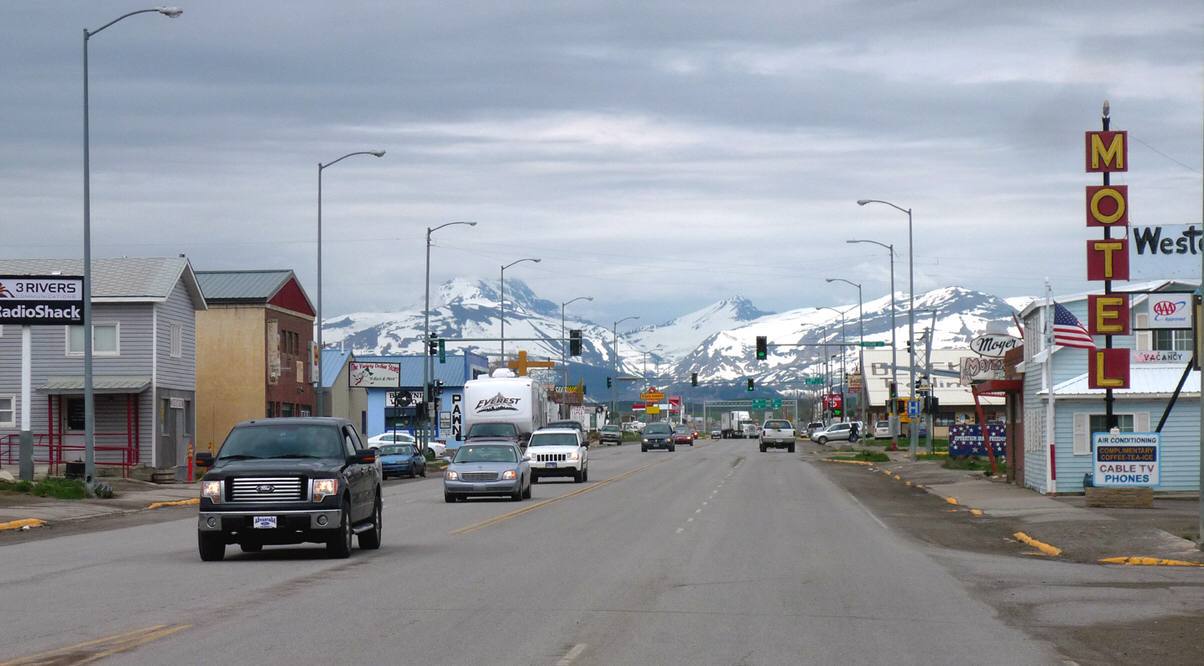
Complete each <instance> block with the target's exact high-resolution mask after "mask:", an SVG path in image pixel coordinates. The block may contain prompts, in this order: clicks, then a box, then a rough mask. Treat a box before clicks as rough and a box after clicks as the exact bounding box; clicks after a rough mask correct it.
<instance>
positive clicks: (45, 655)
mask: <svg viewBox="0 0 1204 666" xmlns="http://www.w3.org/2000/svg"><path fill="white" fill-rule="evenodd" d="M191 626H192V625H190V624H176V625H166V624H156V625H154V626H151V627H144V628H142V629H134V630H133V631H127V632H123V633H120V634H114V635H112V636H106V637H104V638H97V639H93V640H90V641H84V642H83V643H76V644H75V645H69V646H67V647H62V648H57V649H54V650H49V651H47V652H41V653H38V654H34V655H30V656H28V657H19V658H17V659H13V660H11V661H5V662H0V666H34V665H37V664H67V663H70V664H88V663H91V662H94V661H97V660H100V659H103V658H105V657H110V656H112V655H114V654H118V653H121V652H128V651H129V650H132V649H134V648H136V647H138V646H140V645H145V644H147V643H150V642H152V641H156V640H158V639H160V638H164V637H166V636H170V635H171V634H174V633H176V632H177V631H181V630H183V629H187V628H189V627H191Z"/></svg>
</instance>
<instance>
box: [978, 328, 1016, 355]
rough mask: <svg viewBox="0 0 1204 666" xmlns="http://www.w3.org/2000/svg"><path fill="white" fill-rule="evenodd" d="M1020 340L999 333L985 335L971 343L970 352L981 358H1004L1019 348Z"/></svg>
mask: <svg viewBox="0 0 1204 666" xmlns="http://www.w3.org/2000/svg"><path fill="white" fill-rule="evenodd" d="M1021 342H1022V341H1021V340H1020V338H1017V337H1016V336H1013V335H1002V334H999V333H984V334H982V335H980V336H978V337H977V338H974V339H973V340H971V341H970V351H972V352H974V353H975V354H978V355H979V356H987V357H990V358H1003V355H1004V354H1006V353H1008V352H1009V351H1011V350H1013V349H1015V348H1016V347H1019V346H1020V344H1021Z"/></svg>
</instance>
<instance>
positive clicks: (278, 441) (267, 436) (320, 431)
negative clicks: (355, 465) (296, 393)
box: [217, 425, 344, 460]
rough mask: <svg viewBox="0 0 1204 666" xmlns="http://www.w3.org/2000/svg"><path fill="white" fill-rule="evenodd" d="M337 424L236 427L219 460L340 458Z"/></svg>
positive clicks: (340, 448)
mask: <svg viewBox="0 0 1204 666" xmlns="http://www.w3.org/2000/svg"><path fill="white" fill-rule="evenodd" d="M343 455H344V454H343V440H342V438H341V437H340V436H339V430H338V428H335V427H333V426H328V425H268V426H250V427H245V428H235V429H234V430H231V431H230V436H229V437H227V438H226V442H225V443H224V444H222V450H221V451H220V452H219V453H218V456H217V459H218V460H226V459H236V460H253V459H255V458H342V457H343Z"/></svg>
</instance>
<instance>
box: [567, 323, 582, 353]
mask: <svg viewBox="0 0 1204 666" xmlns="http://www.w3.org/2000/svg"><path fill="white" fill-rule="evenodd" d="M580 355H581V329H579V328H574V329H572V330H571V331H569V356H580Z"/></svg>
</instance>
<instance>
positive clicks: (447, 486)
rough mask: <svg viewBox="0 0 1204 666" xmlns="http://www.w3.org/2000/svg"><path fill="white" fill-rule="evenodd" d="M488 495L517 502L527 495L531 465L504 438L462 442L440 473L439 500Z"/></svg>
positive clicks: (464, 498) (446, 500) (449, 501)
mask: <svg viewBox="0 0 1204 666" xmlns="http://www.w3.org/2000/svg"><path fill="white" fill-rule="evenodd" d="M489 495H503V496H509V497H510V499H512V500H514V501H516V502H519V501H522V500H524V499H526V498H528V497H530V496H531V464H530V459H529V458H528V457H527V456H525V455H523V453H522V451H520V450H519V448H518V446H516V445H515V444H514V443H512V442H511V441H510V440H508V439H481V440H479V441H475V442H465V443H464V444H463V445H462V446H461V447H460V448H458V449H456V455H455V457H454V458H452V460H451V463H450V464H448V466H447V471H445V472H444V473H443V501H445V502H447V503H449V504H450V503H452V502H459V501H462V500H466V499H468V498H469V497H470V496H473V497H484V496H489Z"/></svg>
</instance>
